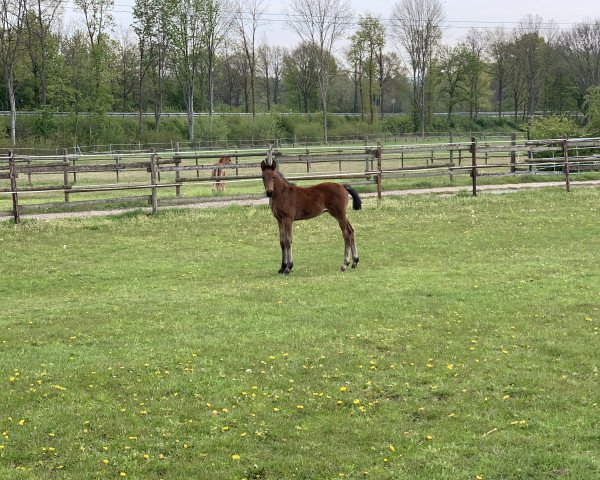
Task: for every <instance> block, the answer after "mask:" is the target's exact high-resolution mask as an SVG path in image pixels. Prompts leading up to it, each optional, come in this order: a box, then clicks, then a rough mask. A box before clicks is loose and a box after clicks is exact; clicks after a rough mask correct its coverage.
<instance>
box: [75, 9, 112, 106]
mask: <svg viewBox="0 0 600 480" xmlns="http://www.w3.org/2000/svg"><path fill="white" fill-rule="evenodd" d="M74 1H75V6H76V7H77V8H78V9H79V10H81V12H82V14H83V17H84V27H85V32H86V34H87V39H88V47H89V64H88V70H87V72H88V75H87V76H88V78H89V85H90V91H89V92H88V93H89V96H88V98H89V99H90V105H89V106H90V110H91V111H92V112H95V113H104V112H106V111H108V110H109V109H110V106H111V104H112V98H111V95H110V84H109V78H108V77H109V71H108V70H107V68H106V67H107V58H108V56H107V55H108V53H110V48H109V35H108V31H109V29H110V28H111V27H112V25H113V24H114V19H113V16H112V14H111V10H112V8H113V6H114V1H113V0H74Z"/></svg>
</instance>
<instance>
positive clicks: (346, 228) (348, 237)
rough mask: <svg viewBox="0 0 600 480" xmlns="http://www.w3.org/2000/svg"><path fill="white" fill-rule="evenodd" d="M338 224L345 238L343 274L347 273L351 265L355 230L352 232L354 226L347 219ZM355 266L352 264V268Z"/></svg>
mask: <svg viewBox="0 0 600 480" xmlns="http://www.w3.org/2000/svg"><path fill="white" fill-rule="evenodd" d="M338 223H339V224H340V229H341V230H342V235H343V236H344V259H343V260H342V268H341V270H342V272H345V271H346V268H348V265H350V250H351V249H352V245H353V243H352V241H353V232H354V230H352V226H351V225H350V222H348V219H346V218H341V219H338ZM355 266H356V265H355V263H352V268H354V267H355Z"/></svg>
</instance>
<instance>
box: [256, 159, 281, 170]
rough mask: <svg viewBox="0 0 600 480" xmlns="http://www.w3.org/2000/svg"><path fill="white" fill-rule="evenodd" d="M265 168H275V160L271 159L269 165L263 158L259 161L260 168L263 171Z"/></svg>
mask: <svg viewBox="0 0 600 480" xmlns="http://www.w3.org/2000/svg"><path fill="white" fill-rule="evenodd" d="M267 168H270V169H271V170H275V168H277V162H276V161H275V160H273V162H271V165H269V164H268V163H267V161H266V160H263V161H262V162H260V169H261V170H263V171H264V170H266V169H267Z"/></svg>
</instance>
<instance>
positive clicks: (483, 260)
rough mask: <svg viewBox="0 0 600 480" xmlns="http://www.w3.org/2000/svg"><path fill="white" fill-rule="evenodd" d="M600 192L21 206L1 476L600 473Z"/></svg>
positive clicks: (7, 282)
mask: <svg viewBox="0 0 600 480" xmlns="http://www.w3.org/2000/svg"><path fill="white" fill-rule="evenodd" d="M598 205H600V190H599V189H576V190H575V191H574V192H572V193H571V194H567V193H565V192H564V191H562V190H560V189H548V190H543V191H536V192H518V193H512V194H506V195H485V194H484V195H480V196H478V197H477V198H472V197H469V196H462V195H456V196H413V197H407V198H399V199H391V198H386V199H384V200H383V201H382V202H381V203H377V202H376V201H375V200H366V201H365V202H364V206H363V210H361V211H359V212H351V213H350V218H351V221H352V223H353V225H354V228H355V230H356V237H357V245H358V249H359V254H360V258H361V261H360V263H359V266H358V268H357V269H356V270H353V271H348V272H345V273H341V272H339V266H340V263H341V260H342V238H341V234H340V233H339V229H338V228H337V225H336V224H335V222H334V221H332V219H331V218H328V217H326V216H322V217H319V218H318V219H315V220H311V221H308V222H299V223H297V224H295V238H294V248H295V258H294V261H295V267H294V272H293V273H292V275H290V276H289V277H282V276H278V275H277V274H276V273H275V272H276V270H277V268H278V267H279V260H280V252H279V242H278V238H277V226H276V222H275V221H274V219H273V218H272V216H271V214H270V212H269V211H268V209H267V208H265V207H261V208H250V207H249V208H241V207H238V208H226V209H214V210H189V211H163V212H161V213H159V215H157V216H155V217H150V216H146V215H143V214H131V215H126V216H123V217H117V218H105V219H84V220H64V221H58V222H51V223H44V222H36V221H26V222H24V223H23V224H22V225H20V226H14V225H12V224H11V223H9V222H2V223H0V246H1V250H2V257H3V258H2V264H1V265H2V267H1V274H0V298H1V299H2V300H1V301H2V316H1V317H0V346H1V348H0V434H1V435H2V436H1V437H0V445H1V446H0V478H2V479H7V480H8V479H42V478H44V479H45V478H59V479H61V478H65V479H67V478H68V479H105V478H106V479H113V478H123V477H122V476H121V472H122V473H124V474H126V477H125V478H132V479H159V478H163V479H185V478H199V479H235V478H238V479H241V478H255V479H257V478H265V479H283V478H286V479H287V478H300V479H334V478H336V479H338V478H352V479H355V478H375V479H399V478H406V479H431V478H435V479H449V480H450V479H452V480H453V479H457V478H464V479H475V478H477V476H480V477H482V478H484V479H526V478H530V479H539V478H549V479H552V478H570V479H594V478H598V477H599V476H600V460H599V457H598V449H599V448H600V437H599V435H598V431H599V428H600V424H599V418H600V416H599V407H598V402H599V401H600V398H599V397H600V393H599V392H600V388H599V381H598V380H599V378H598V358H599V357H598V347H599V340H600V337H599V330H598V328H599V327H600V325H599V323H600V271H599V270H598V265H597V260H598V251H599V247H600V224H599V222H598V218H599V217H598V215H599V207H598ZM238 456H239V457H238Z"/></svg>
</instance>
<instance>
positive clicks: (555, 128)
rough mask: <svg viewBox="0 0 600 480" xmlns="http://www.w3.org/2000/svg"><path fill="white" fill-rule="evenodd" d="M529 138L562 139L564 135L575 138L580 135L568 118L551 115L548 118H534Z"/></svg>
mask: <svg viewBox="0 0 600 480" xmlns="http://www.w3.org/2000/svg"><path fill="white" fill-rule="evenodd" d="M530 133H531V138H533V139H536V138H538V139H546V138H562V137H563V136H564V135H567V136H569V137H577V136H580V135H581V129H580V128H579V126H578V125H577V124H576V123H575V122H574V121H573V120H572V119H570V118H567V117H563V116H557V115H551V116H549V117H537V118H534V119H533V120H532V122H531V125H530Z"/></svg>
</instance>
